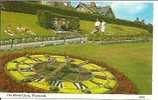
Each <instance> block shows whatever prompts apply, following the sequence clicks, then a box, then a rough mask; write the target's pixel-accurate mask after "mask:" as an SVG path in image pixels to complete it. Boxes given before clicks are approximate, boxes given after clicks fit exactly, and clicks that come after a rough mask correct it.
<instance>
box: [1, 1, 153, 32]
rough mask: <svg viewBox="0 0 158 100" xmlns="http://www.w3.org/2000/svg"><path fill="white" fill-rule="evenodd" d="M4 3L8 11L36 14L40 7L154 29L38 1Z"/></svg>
mask: <svg viewBox="0 0 158 100" xmlns="http://www.w3.org/2000/svg"><path fill="white" fill-rule="evenodd" d="M3 4H4V7H5V8H6V9H5V10H7V11H15V12H22V13H30V14H36V13H37V11H38V10H39V9H42V10H49V11H52V12H53V13H60V14H61V15H66V16H74V17H79V18H80V19H82V20H91V21H95V20H96V19H97V18H99V19H102V20H104V21H106V22H108V23H114V24H119V25H126V26H133V27H139V28H143V29H146V30H148V31H149V32H152V31H153V26H152V25H145V24H139V23H136V22H132V21H127V20H121V19H112V18H109V17H106V16H104V15H98V14H95V15H92V14H88V13H81V12H77V11H76V10H75V9H66V8H59V7H52V6H46V5H41V4H38V3H28V2H22V1H20V2H19V1H7V2H3Z"/></svg>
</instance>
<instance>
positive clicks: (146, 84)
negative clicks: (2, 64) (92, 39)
mask: <svg viewBox="0 0 158 100" xmlns="http://www.w3.org/2000/svg"><path fill="white" fill-rule="evenodd" d="M32 50H33V51H35V50H36V51H44V52H50V53H62V54H63V53H65V54H69V55H74V56H79V57H83V58H84V57H85V58H87V59H92V60H96V61H101V62H105V63H106V64H108V65H109V66H112V67H114V68H116V69H118V70H119V71H121V72H123V73H124V74H125V75H126V76H127V77H128V78H129V79H130V80H131V81H132V82H133V83H134V84H135V85H136V87H137V88H138V93H140V94H151V92H152V44H151V42H149V43H126V44H108V45H98V44H84V45H83V44H72V45H65V46H61V45H60V46H48V47H44V48H40V49H39V48H36V49H31V50H30V49H27V50H21V51H32ZM13 52H16V51H13ZM4 53H8V52H0V55H1V54H4Z"/></svg>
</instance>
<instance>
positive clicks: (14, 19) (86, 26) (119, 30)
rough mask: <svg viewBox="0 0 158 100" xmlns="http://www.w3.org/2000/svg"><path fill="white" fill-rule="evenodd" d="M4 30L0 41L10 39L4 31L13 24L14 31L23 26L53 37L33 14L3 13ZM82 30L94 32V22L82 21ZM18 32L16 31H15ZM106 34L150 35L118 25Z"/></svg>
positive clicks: (108, 27) (108, 26) (40, 34)
mask: <svg viewBox="0 0 158 100" xmlns="http://www.w3.org/2000/svg"><path fill="white" fill-rule="evenodd" d="M1 16H2V27H1V28H2V29H1V34H0V39H2V38H9V35H8V34H6V33H4V30H5V29H6V27H7V26H8V24H11V25H12V26H13V27H14V29H16V26H17V25H18V24H21V25H23V26H25V27H27V28H29V29H31V30H32V31H33V32H35V33H37V35H39V36H47V35H53V33H51V32H50V31H49V30H47V29H45V28H43V27H40V26H39V24H38V19H37V17H36V16H35V15H31V14H23V13H15V12H2V14H1ZM80 29H81V30H83V31H84V32H85V33H89V32H92V30H93V29H94V22H92V21H85V20H81V21H80ZM14 31H16V30H14ZM106 33H112V34H142V33H147V34H150V33H148V32H147V31H146V30H144V29H139V28H134V27H128V26H123V25H116V24H108V25H107V28H106ZM24 36H29V35H26V34H25V35H22V34H17V35H16V37H24Z"/></svg>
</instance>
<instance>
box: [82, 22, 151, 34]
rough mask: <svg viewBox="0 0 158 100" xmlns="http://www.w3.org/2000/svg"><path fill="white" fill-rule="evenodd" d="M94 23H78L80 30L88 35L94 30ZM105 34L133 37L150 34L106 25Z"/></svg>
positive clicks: (131, 28) (132, 28)
mask: <svg viewBox="0 0 158 100" xmlns="http://www.w3.org/2000/svg"><path fill="white" fill-rule="evenodd" d="M94 25H95V22H93V21H86V20H81V21H80V29H81V30H83V31H84V32H86V33H90V32H92V31H93V30H94V28H95V26H94ZM105 33H108V34H114V35H116V34H117V35H120V34H121V35H122V34H129V35H135V34H151V33H149V32H148V31H147V30H144V29H140V28H136V27H129V26H124V25H117V24H109V23H107V26H106V29H105Z"/></svg>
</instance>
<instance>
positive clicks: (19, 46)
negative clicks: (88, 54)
mask: <svg viewBox="0 0 158 100" xmlns="http://www.w3.org/2000/svg"><path fill="white" fill-rule="evenodd" d="M83 41H86V43H98V44H110V43H128V42H141V41H145V40H144V39H135V40H111V41H87V38H71V39H66V40H50V41H40V42H30V43H18V44H14V45H13V47H12V49H22V48H33V47H44V46H46V45H58V44H65V43H72V42H78V43H82V42H83ZM9 49H11V44H8V45H0V50H9Z"/></svg>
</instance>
